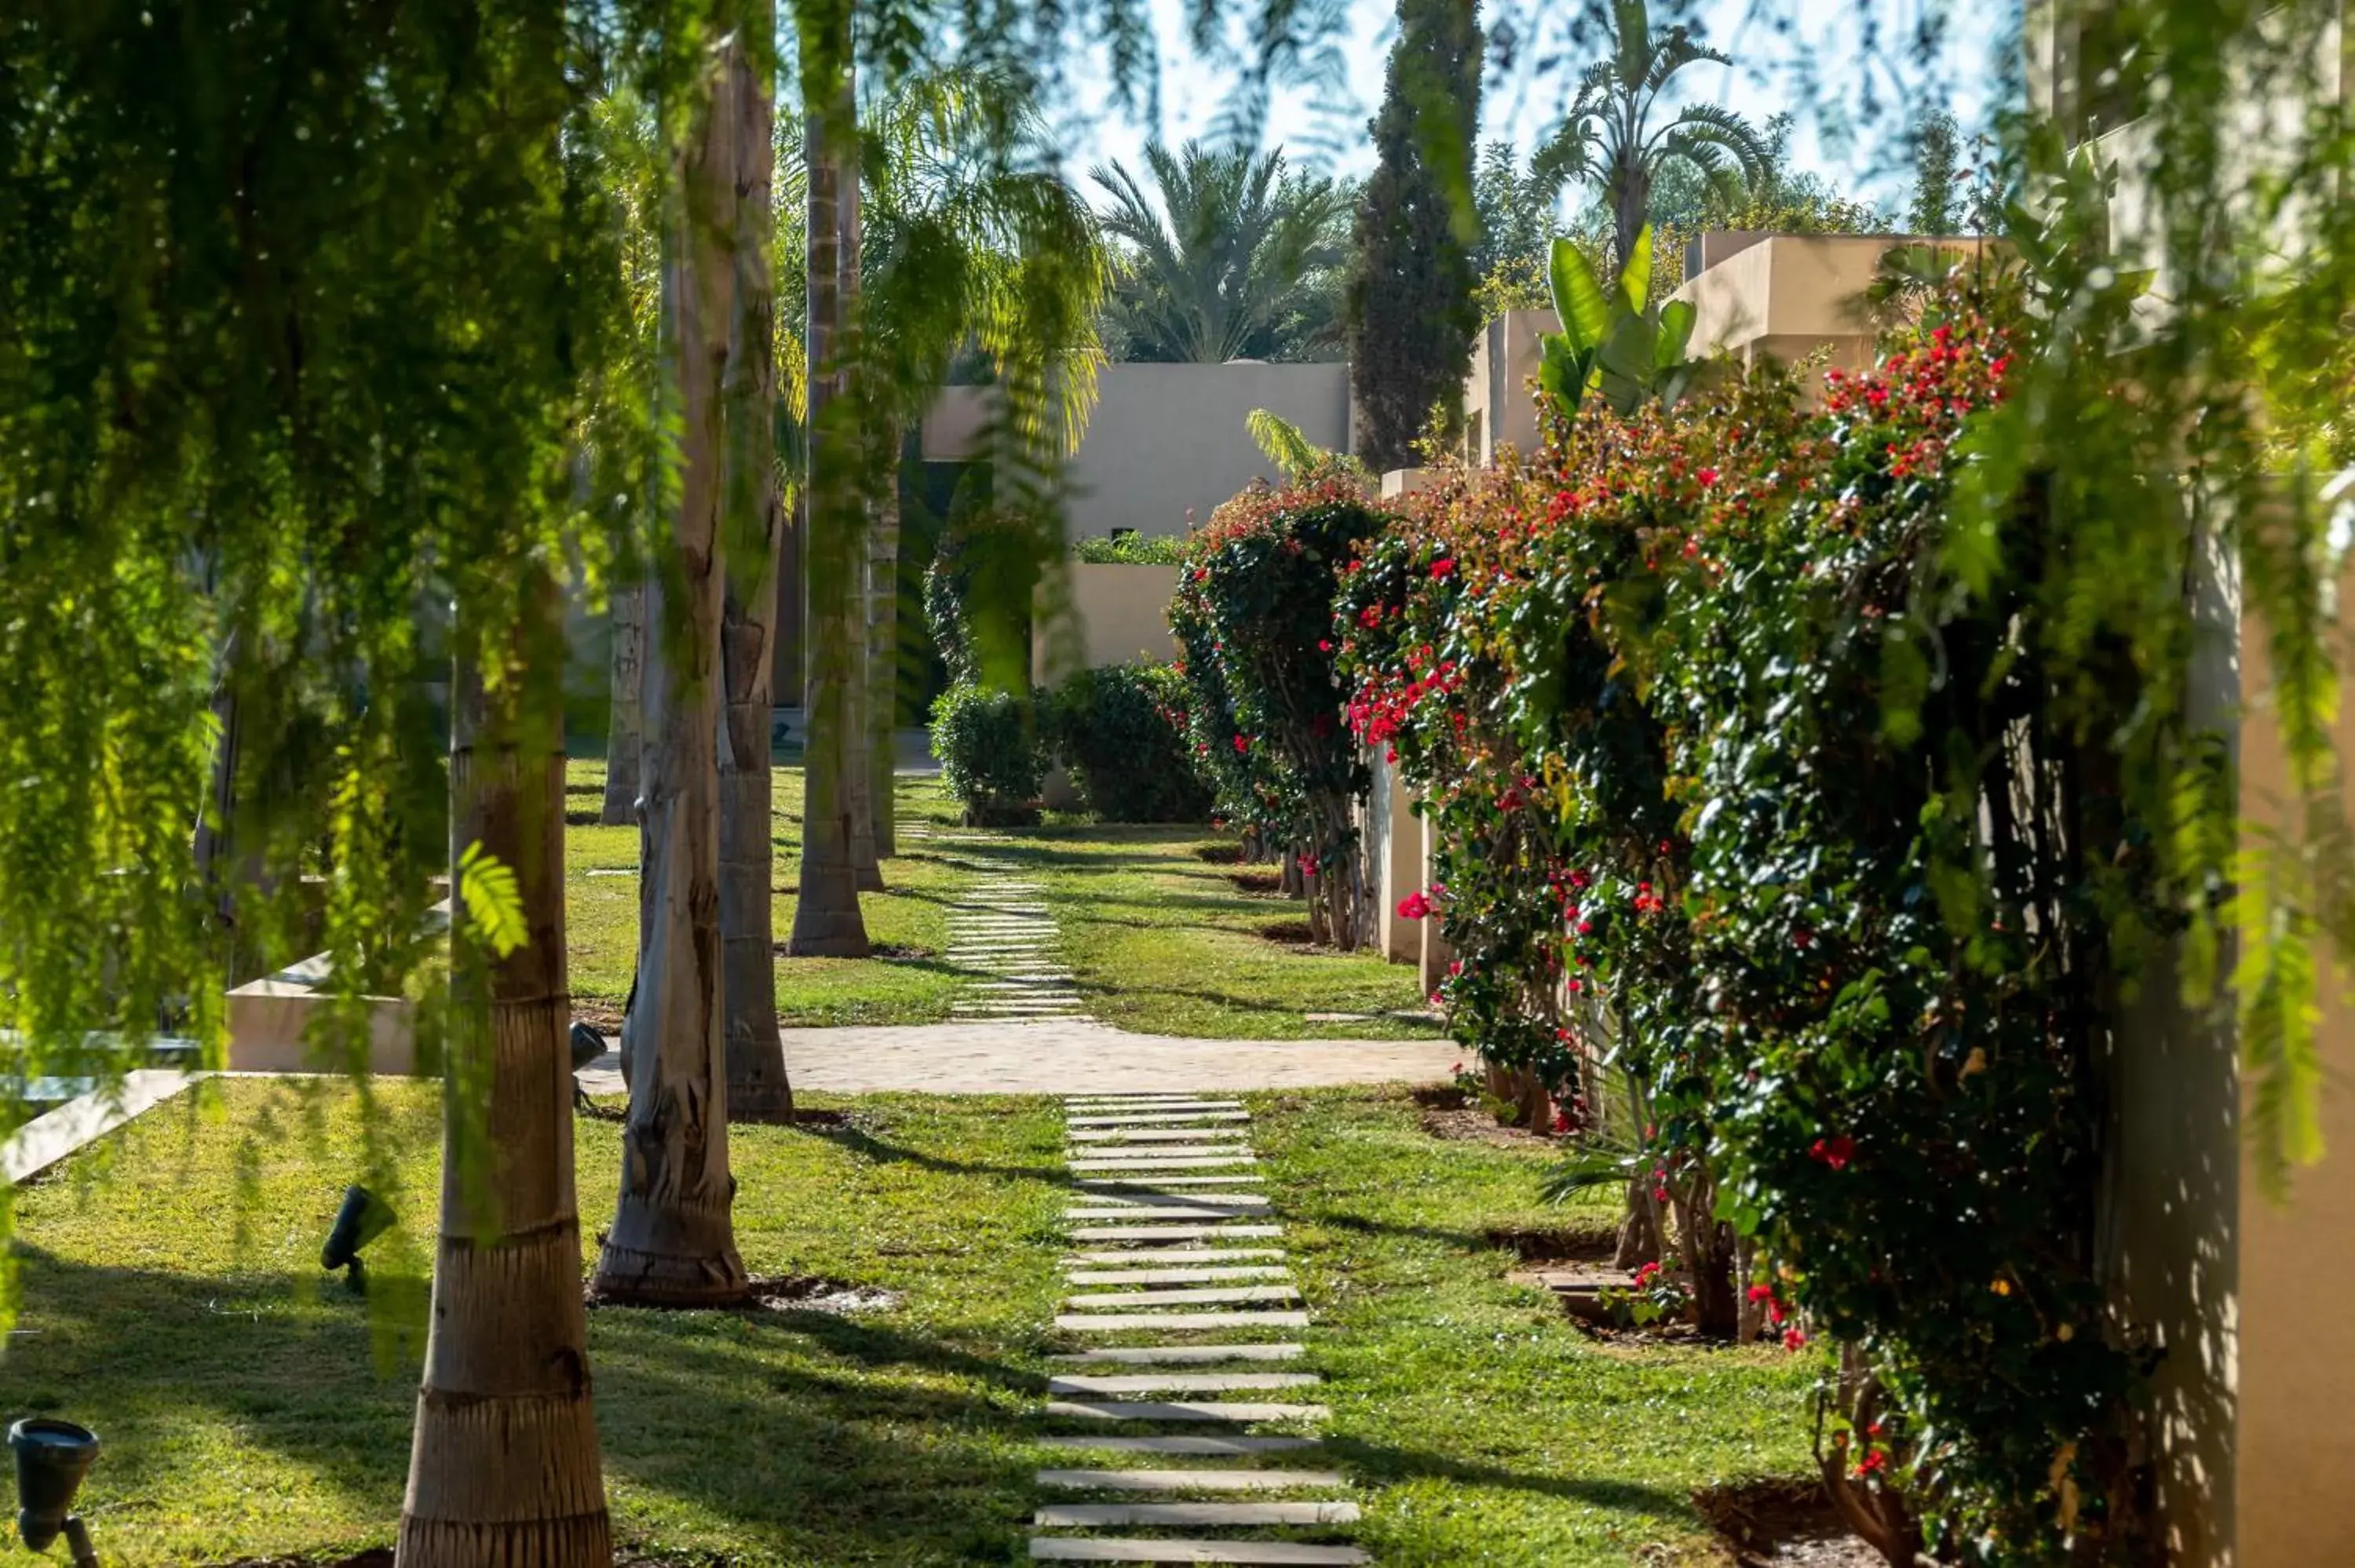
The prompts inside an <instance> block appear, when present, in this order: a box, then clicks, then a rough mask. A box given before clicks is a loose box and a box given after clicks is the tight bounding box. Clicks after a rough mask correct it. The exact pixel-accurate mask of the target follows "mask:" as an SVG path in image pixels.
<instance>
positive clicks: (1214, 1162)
mask: <svg viewBox="0 0 2355 1568" xmlns="http://www.w3.org/2000/svg"><path fill="white" fill-rule="evenodd" d="M1258 1163H1259V1157H1258V1156H1256V1155H1252V1154H1184V1153H1179V1152H1177V1151H1176V1150H1172V1151H1171V1152H1169V1153H1167V1154H1156V1155H1151V1156H1146V1155H1130V1156H1126V1157H1124V1158H1121V1159H1116V1160H1114V1159H1106V1160H1072V1161H1071V1169H1072V1170H1073V1171H1207V1170H1211V1169H1214V1168H1216V1167H1218V1166H1220V1165H1256V1164H1258Z"/></svg>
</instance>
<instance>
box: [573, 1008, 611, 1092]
mask: <svg viewBox="0 0 2355 1568" xmlns="http://www.w3.org/2000/svg"><path fill="white" fill-rule="evenodd" d="M603 1054H605V1037H604V1036H603V1035H602V1034H600V1033H597V1026H596V1025H595V1024H593V1023H590V1022H584V1021H583V1020H581V1019H578V1018H576V1019H574V1020H573V1021H572V1072H573V1079H572V1108H573V1109H575V1110H586V1109H588V1108H589V1091H588V1090H586V1089H584V1088H582V1087H581V1078H580V1073H581V1068H583V1067H585V1066H587V1065H589V1064H590V1063H591V1062H594V1061H595V1060H596V1059H597V1058H598V1057H600V1056H602V1055H603Z"/></svg>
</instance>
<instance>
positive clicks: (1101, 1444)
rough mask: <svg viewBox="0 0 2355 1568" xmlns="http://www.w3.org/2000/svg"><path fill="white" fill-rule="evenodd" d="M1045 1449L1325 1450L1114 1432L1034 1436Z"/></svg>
mask: <svg viewBox="0 0 2355 1568" xmlns="http://www.w3.org/2000/svg"><path fill="white" fill-rule="evenodd" d="M1030 1441H1031V1442H1033V1443H1036V1444H1037V1445H1038V1446H1039V1447H1041V1448H1070V1449H1076V1450H1079V1451H1081V1452H1083V1453H1090V1454H1190V1455H1195V1456H1198V1457H1218V1458H1238V1457H1242V1456H1243V1455H1246V1454H1282V1453H1294V1452H1297V1451H1298V1450H1300V1449H1303V1448H1322V1447H1323V1446H1325V1439H1323V1438H1322V1437H1244V1436H1227V1435H1226V1434H1224V1433H1220V1434H1219V1435H1217V1436H1205V1435H1203V1434H1200V1433H1181V1434H1170V1433H1162V1434H1160V1435H1159V1436H1152V1437H1124V1436H1119V1435H1118V1434H1116V1433H1111V1432H1083V1433H1079V1434H1077V1435H1073V1434H1069V1433H1064V1434H1059V1435H1057V1436H1052V1437H1033V1438H1031V1439H1030Z"/></svg>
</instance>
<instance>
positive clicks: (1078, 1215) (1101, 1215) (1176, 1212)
mask: <svg viewBox="0 0 2355 1568" xmlns="http://www.w3.org/2000/svg"><path fill="white" fill-rule="evenodd" d="M1268 1212H1269V1211H1268V1206H1267V1205H1266V1204H1265V1203H1258V1204H1241V1205H1234V1204H1231V1205H1228V1206H1227V1207H1224V1208H1209V1207H1204V1206H1202V1205H1200V1204H1195V1203H1188V1204H1177V1203H1125V1204H1107V1205H1105V1206H1104V1207H1103V1208H1100V1209H1065V1210H1064V1211H1063V1218H1065V1219H1066V1220H1223V1219H1225V1218H1226V1217H1227V1216H1228V1215H1229V1214H1264V1213H1268Z"/></svg>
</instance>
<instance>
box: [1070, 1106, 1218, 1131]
mask: <svg viewBox="0 0 2355 1568" xmlns="http://www.w3.org/2000/svg"><path fill="white" fill-rule="evenodd" d="M1249 1120H1251V1112H1249V1111H1243V1110H1206V1111H1138V1112H1135V1113H1134V1114H1132V1115H1128V1116H1070V1117H1065V1118H1063V1125H1064V1126H1066V1127H1151V1126H1155V1125H1156V1124H1158V1123H1161V1122H1170V1121H1249Z"/></svg>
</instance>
